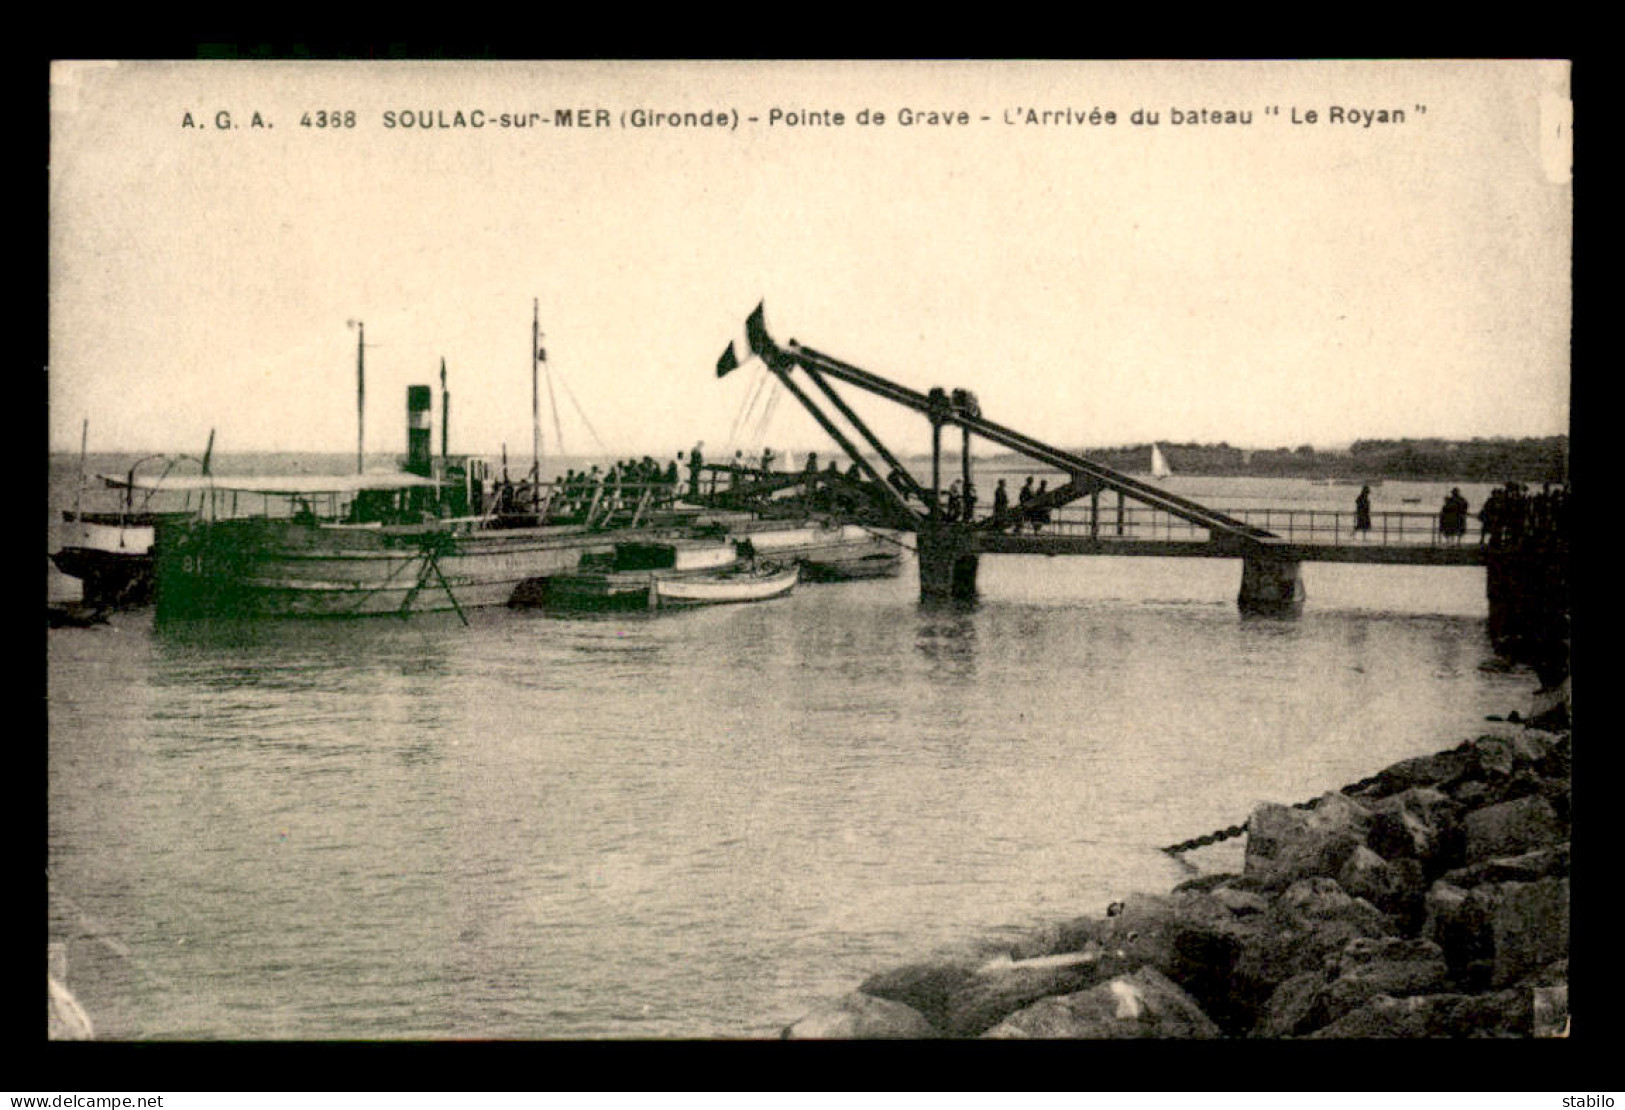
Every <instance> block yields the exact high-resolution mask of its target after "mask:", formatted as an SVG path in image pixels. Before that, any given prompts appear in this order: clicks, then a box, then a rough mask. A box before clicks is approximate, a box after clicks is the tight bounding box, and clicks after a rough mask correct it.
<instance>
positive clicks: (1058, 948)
mask: <svg viewBox="0 0 1625 1110" xmlns="http://www.w3.org/2000/svg"><path fill="white" fill-rule="evenodd" d="M1103 921H1104V918H1101V917H1075V918H1072V919H1070V920H1067V921H1055V922H1050V923H1049V924H1045V925H1041V926H1039V927H1038V928H1036V929H1033V930H1031V931H1029V932H1028V933H1026V934H1025V935H1024V936H1022V937H1021V938H1019V939H1018V940H1017V941H1016V942H1015V943H1014V944H1011V945H1010V946H1009V955H1010V958H1011V959H1014V960H1031V959H1036V958H1037V957H1039V956H1058V955H1062V954H1063V953H1066V952H1082V951H1084V950H1085V949H1087V948H1088V947H1089V946H1090V945H1091V944H1099V943H1101V935H1102V930H1103V926H1102V922H1103ZM983 962H986V961H983Z"/></svg>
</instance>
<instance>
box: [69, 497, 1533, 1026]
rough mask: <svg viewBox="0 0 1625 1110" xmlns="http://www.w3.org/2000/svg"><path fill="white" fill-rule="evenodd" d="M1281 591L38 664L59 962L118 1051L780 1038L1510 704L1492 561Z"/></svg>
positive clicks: (1126, 577)
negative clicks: (1288, 602)
mask: <svg viewBox="0 0 1625 1110" xmlns="http://www.w3.org/2000/svg"><path fill="white" fill-rule="evenodd" d="M1207 481H1208V482H1220V484H1221V485H1222V482H1221V481H1220V480H1207ZM1177 482H1178V479H1176V483H1177ZM1200 485H1201V480H1196V479H1191V480H1187V484H1185V485H1178V484H1176V486H1175V488H1176V489H1178V490H1179V491H1180V492H1184V493H1188V494H1190V495H1192V496H1197V497H1204V496H1206V497H1209V498H1210V499H1212V500H1213V503H1214V504H1221V503H1222V504H1227V505H1233V506H1240V505H1246V504H1253V503H1258V501H1259V500H1260V495H1261V494H1263V493H1265V492H1273V493H1275V494H1278V495H1279V496H1280V497H1281V498H1282V499H1283V500H1288V501H1296V500H1303V499H1304V498H1300V497H1299V496H1297V495H1298V494H1299V493H1301V492H1302V489H1300V488H1299V487H1300V486H1301V487H1302V488H1304V489H1306V488H1308V487H1307V485H1306V484H1300V483H1278V484H1276V488H1274V489H1273V490H1264V489H1262V488H1251V489H1249V488H1246V487H1245V486H1239V487H1238V486H1232V487H1229V488H1228V490H1227V489H1219V490H1217V491H1214V490H1212V489H1204V488H1199V487H1200ZM1283 487H1291V488H1283ZM1418 488H1419V489H1422V490H1424V491H1429V492H1428V503H1429V504H1432V503H1433V500H1434V499H1433V497H1432V494H1431V492H1430V491H1431V490H1432V489H1433V487H1431V486H1428V487H1418ZM1388 489H1389V490H1390V491H1391V492H1390V494H1389V497H1390V499H1393V500H1397V499H1398V496H1399V492H1398V491H1397V490H1394V489H1393V484H1392V483H1390V486H1389V487H1388ZM1226 492H1229V493H1231V494H1233V496H1227V497H1226V496H1215V494H1216V493H1217V494H1224V493H1226ZM1327 492H1328V491H1325V490H1320V491H1319V492H1318V494H1306V495H1304V497H1305V498H1307V497H1310V496H1322V497H1324V496H1325V495H1326V493H1327ZM1353 492H1354V491H1345V490H1334V491H1330V493H1331V496H1332V497H1333V498H1334V499H1335V500H1334V501H1333V502H1332V505H1333V506H1341V503H1342V501H1343V500H1351V496H1352V493H1353ZM1439 492H1440V496H1441V497H1442V493H1443V489H1442V488H1441V489H1440V491H1439ZM1464 492H1466V493H1467V494H1468V496H1469V497H1470V499H1471V500H1472V502H1473V504H1474V506H1475V508H1476V506H1477V505H1478V504H1479V503H1480V502H1481V499H1482V496H1481V494H1479V493H1478V491H1475V490H1465V489H1464ZM1379 493H1381V491H1379ZM1246 494H1252V495H1253V496H1244V495H1246ZM1345 494H1348V495H1349V496H1348V497H1345V496H1344V495H1345ZM1407 495H1409V491H1407ZM1379 500H1380V498H1379ZM1394 507H1398V506H1397V505H1396V506H1394ZM1303 573H1304V580H1305V585H1306V588H1307V590H1308V593H1309V603H1308V607H1307V609H1306V612H1305V614H1304V616H1303V617H1302V618H1301V619H1298V620H1295V621H1267V620H1244V619H1242V618H1241V617H1240V616H1239V615H1238V613H1237V611H1236V608H1235V601H1234V598H1235V592H1236V589H1237V586H1238V584H1239V580H1240V566H1239V563H1237V562H1232V561H1220V560H1200V559H1177V560H1175V559H1168V560H1164V559H1121V558H1119V559H1107V558H1100V559H1052V560H1047V559H1043V558H1026V557H998V558H991V557H990V558H987V559H984V560H983V563H982V570H981V583H980V584H981V592H982V599H981V601H980V602H979V603H978V604H977V605H976V606H974V607H972V608H966V607H951V606H950V607H939V608H928V607H922V605H921V604H920V602H919V601H918V598H917V592H916V585H915V580H914V575H913V568H912V566H910V567H909V568H908V569H907V571H906V572H905V575H904V576H903V577H902V578H900V579H895V580H885V581H877V582H864V583H849V584H842V585H828V586H818V585H811V584H808V585H803V586H802V587H800V588H799V589H798V590H797V591H796V592H795V594H793V595H792V596H791V597H789V598H786V599H784V600H782V601H777V602H772V603H767V604H761V605H751V606H741V607H727V608H717V609H711V610H700V611H695V612H690V613H679V614H672V615H661V616H659V617H655V618H650V617H648V616H645V615H643V614H636V615H632V616H627V617H620V618H615V619H575V620H571V619H561V618H557V617H551V616H547V615H542V614H534V613H518V612H508V611H506V610H502V611H482V612H479V613H477V614H475V615H474V616H473V626H472V627H471V628H468V629H464V628H462V627H461V626H460V625H458V624H457V623H456V621H455V618H445V619H443V618H429V619H421V618H420V619H417V620H414V621H412V622H406V623H402V622H395V621H389V620H382V621H371V622H355V623H346V624H321V623H318V624H306V623H288V622H278V623H265V624H260V625H254V626H248V627H239V628H213V629H211V628H208V627H204V626H198V627H190V628H182V629H164V630H162V631H158V630H155V629H154V628H153V625H152V621H151V617H150V614H131V615H126V616H122V617H117V618H115V623H114V625H113V626H111V627H106V628H99V629H90V630H73V629H70V630H62V631H56V632H52V633H50V634H49V636H48V640H47V655H48V660H49V671H48V673H49V680H50V701H49V721H50V763H49V806H50V828H49V863H50V868H51V878H52V885H53V892H52V895H51V898H50V916H51V924H52V933H53V936H56V937H59V938H66V939H68V940H69V949H70V950H69V957H70V969H69V977H70V983H71V985H72V986H73V987H74V989H75V990H76V992H78V993H79V995H80V997H81V1001H83V1002H84V1004H85V1006H86V1008H87V1009H88V1010H89V1011H90V1013H91V1015H92V1018H93V1019H94V1020H95V1021H96V1023H97V1028H98V1033H99V1034H100V1035H102V1036H105V1037H112V1038H155V1039H163V1038H187V1039H194V1038H249V1039H255V1038H369V1039H374V1038H418V1037H429V1038H446V1037H455V1038H467V1037H476V1038H484V1037H496V1038H557V1037H576V1038H580V1037H615V1038H627V1037H696V1036H697V1037H755V1036H771V1035H774V1034H775V1033H776V1032H777V1030H778V1028H779V1027H781V1026H782V1025H783V1024H785V1023H786V1022H788V1021H790V1020H793V1019H794V1018H796V1017H798V1016H799V1015H800V1014H801V1013H803V1012H805V1010H806V1009H807V1008H808V1004H809V1003H810V1002H812V1001H813V1000H815V999H816V998H818V997H819V996H822V995H827V994H834V993H838V992H841V991H844V990H847V989H850V987H851V986H852V985H853V984H854V983H855V982H857V981H858V980H859V979H861V978H862V977H863V976H865V975H866V974H868V973H870V972H872V971H874V970H877V969H879V968H882V967H884V966H887V965H889V964H894V963H899V962H903V961H905V960H908V959H911V958H914V957H916V956H918V955H921V954H923V953H925V952H927V951H929V950H930V949H932V948H933V947H937V946H940V945H944V944H950V943H954V942H960V941H965V940H969V939H973V938H976V937H982V936H987V935H990V934H994V933H997V932H999V931H1001V930H1004V929H1008V928H1011V927H1015V926H1020V925H1023V924H1028V923H1032V922H1035V921H1039V920H1044V919H1048V918H1056V917H1062V916H1071V915H1076V914H1079V913H1092V912H1098V911H1100V910H1101V909H1102V908H1103V907H1104V906H1105V904H1106V903H1107V902H1108V901H1110V900H1112V899H1114V898H1117V897H1120V896H1122V895H1123V894H1125V893H1127V892H1129V891H1131V890H1137V889H1146V890H1162V889H1166V888H1167V887H1168V886H1169V885H1170V884H1172V883H1173V882H1176V881H1178V880H1179V879H1181V878H1183V877H1184V876H1185V875H1186V874H1187V873H1188V872H1186V871H1185V870H1184V869H1183V868H1182V867H1181V866H1180V865H1178V864H1176V863H1174V862H1173V861H1171V860H1170V859H1169V858H1168V857H1166V856H1164V855H1162V854H1161V853H1159V852H1157V851H1156V850H1155V849H1156V846H1157V845H1162V844H1168V843H1172V842H1175V841H1179V840H1182V839H1184V838H1186V837H1188V836H1194V835H1197V834H1200V833H1204V832H1208V831H1211V830H1212V829H1214V828H1217V827H1220V826H1225V825H1229V824H1231V823H1233V822H1236V821H1240V820H1242V819H1243V818H1244V817H1245V815H1246V813H1247V811H1248V810H1249V809H1250V808H1251V806H1252V805H1253V804H1254V803H1255V802H1257V801H1260V800H1266V799H1268V800H1278V801H1295V800H1299V799H1302V798H1306V797H1309V796H1312V795H1314V794H1316V793H1319V792H1322V791H1324V790H1327V789H1331V788H1335V787H1337V786H1339V785H1341V784H1343V783H1346V782H1349V781H1351V780H1354V779H1357V778H1360V777H1362V776H1364V775H1366V774H1369V773H1371V772H1372V771H1374V770H1377V769H1379V768H1381V767H1382V766H1384V765H1386V764H1387V763H1389V762H1392V761H1393V760H1395V759H1399V758H1403V757H1405V756H1408V755H1413V754H1418V753H1422V752H1427V751H1432V750H1435V749H1437V748H1439V747H1442V746H1445V745H1449V744H1453V743H1455V742H1457V741H1459V740H1461V739H1463V738H1465V737H1467V736H1471V735H1476V734H1477V733H1478V732H1479V731H1481V730H1482V728H1483V727H1484V726H1483V723H1482V722H1483V717H1484V716H1485V715H1486V714H1488V713H1505V712H1506V711H1507V710H1508V709H1511V708H1514V707H1522V706H1524V704H1525V703H1526V701H1527V697H1528V694H1529V693H1530V691H1531V690H1532V688H1533V686H1534V681H1533V679H1532V677H1531V676H1529V675H1528V674H1527V673H1526V672H1523V671H1518V670H1510V671H1509V670H1506V669H1504V668H1501V667H1499V666H1498V665H1497V664H1496V663H1495V661H1494V659H1493V657H1492V655H1491V654H1490V651H1489V648H1488V644H1487V639H1486V636H1485V631H1484V621H1483V616H1484V601H1483V589H1484V583H1483V572H1482V571H1480V570H1468V569H1450V568H1386V567H1348V566H1336V565H1329V564H1308V565H1306V566H1305V567H1304V570H1303Z"/></svg>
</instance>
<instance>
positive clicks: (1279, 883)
mask: <svg viewBox="0 0 1625 1110" xmlns="http://www.w3.org/2000/svg"><path fill="white" fill-rule="evenodd" d="M1370 822H1371V815H1370V813H1369V811H1367V810H1366V808H1365V807H1364V806H1362V805H1360V803H1358V802H1356V801H1354V800H1353V799H1352V798H1349V797H1348V796H1346V795H1343V794H1338V793H1335V792H1333V793H1330V794H1326V795H1323V796H1322V797H1321V798H1320V799H1319V800H1318V801H1317V802H1316V804H1315V806H1314V808H1312V809H1295V808H1293V807H1291V806H1282V805H1275V804H1273V803H1265V804H1264V805H1261V806H1259V807H1258V808H1257V809H1255V810H1253V813H1252V816H1251V817H1250V818H1248V821H1247V855H1246V862H1245V864H1244V865H1243V868H1244V869H1243V873H1244V874H1245V875H1246V876H1247V877H1248V878H1249V879H1252V880H1254V881H1255V882H1257V883H1259V884H1261V885H1262V886H1264V887H1266V888H1268V889H1274V890H1278V889H1282V888H1284V887H1286V886H1289V885H1290V884H1292V883H1293V882H1296V881H1297V880H1298V879H1306V878H1313V877H1316V876H1331V875H1336V874H1337V873H1338V872H1339V871H1340V870H1342V867H1343V864H1344V863H1346V862H1347V861H1348V858H1349V856H1351V855H1352V854H1353V853H1354V849H1356V848H1358V847H1359V846H1360V845H1361V844H1364V843H1365V840H1366V834H1367V830H1368V828H1369V826H1370Z"/></svg>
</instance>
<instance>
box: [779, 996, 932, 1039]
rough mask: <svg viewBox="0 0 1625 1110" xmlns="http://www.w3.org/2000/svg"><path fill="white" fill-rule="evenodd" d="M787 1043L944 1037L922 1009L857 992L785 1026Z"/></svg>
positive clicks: (784, 1034) (837, 999)
mask: <svg viewBox="0 0 1625 1110" xmlns="http://www.w3.org/2000/svg"><path fill="white" fill-rule="evenodd" d="M781 1036H782V1038H783V1039H784V1040H787V1041H805V1040H899V1039H901V1040H921V1039H925V1038H930V1037H937V1036H941V1034H940V1033H938V1032H937V1030H936V1029H935V1028H933V1027H932V1025H931V1023H930V1022H928V1021H926V1020H925V1017H924V1015H922V1014H921V1013H920V1012H919V1011H918V1010H915V1009H913V1008H911V1007H909V1006H905V1005H903V1004H902V1003H901V1002H892V1001H889V1000H888V999H884V998H875V997H874V996H872V995H867V994H864V993H863V992H861V991H853V992H851V993H850V994H845V995H842V996H841V997H840V998H836V999H832V1000H831V1001H829V1002H827V1003H825V1004H824V1005H822V1006H820V1007H819V1008H818V1009H816V1010H814V1011H813V1012H812V1013H810V1014H808V1015H807V1016H806V1017H804V1018H801V1019H800V1020H799V1021H796V1022H793V1023H791V1024H790V1025H788V1026H786V1027H785V1030H784V1032H783V1033H782V1034H781Z"/></svg>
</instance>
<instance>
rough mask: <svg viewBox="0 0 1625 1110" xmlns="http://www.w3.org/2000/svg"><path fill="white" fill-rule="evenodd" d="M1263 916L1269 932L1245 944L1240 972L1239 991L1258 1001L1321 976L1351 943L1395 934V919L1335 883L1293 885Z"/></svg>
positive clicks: (1319, 881) (1262, 931) (1309, 881)
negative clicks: (1296, 981) (1297, 980)
mask: <svg viewBox="0 0 1625 1110" xmlns="http://www.w3.org/2000/svg"><path fill="white" fill-rule="evenodd" d="M1262 916H1263V919H1264V920H1263V922H1262V926H1263V927H1262V928H1260V929H1259V930H1258V931H1257V932H1255V933H1253V934H1251V935H1250V936H1248V937H1247V938H1246V939H1245V940H1244V943H1243V946H1242V951H1241V953H1240V956H1239V958H1238V959H1237V961H1236V970H1235V975H1236V978H1237V980H1238V986H1239V987H1240V988H1241V989H1242V990H1244V991H1246V992H1248V993H1250V994H1251V995H1253V996H1255V997H1258V998H1268V997H1269V995H1270V994H1271V993H1273V992H1274V990H1275V989H1276V987H1277V986H1279V984H1281V983H1283V982H1285V981H1286V980H1287V979H1290V978H1292V977H1293V976H1294V975H1301V974H1303V973H1304V972H1306V971H1318V970H1321V969H1322V968H1324V967H1325V965H1326V960H1327V958H1328V957H1331V956H1335V955H1337V954H1339V953H1341V952H1342V951H1343V949H1344V947H1345V946H1346V945H1347V944H1348V942H1349V941H1351V940H1355V939H1357V938H1359V937H1382V936H1389V935H1391V934H1393V933H1394V931H1395V926H1394V922H1393V921H1392V919H1390V918H1389V917H1388V916H1387V915H1386V914H1384V913H1383V912H1382V911H1381V910H1379V909H1377V907H1375V906H1373V905H1372V904H1371V903H1370V902H1367V901H1366V900H1365V899H1363V898H1354V897H1351V896H1350V895H1349V894H1348V893H1347V892H1346V891H1344V890H1343V888H1342V887H1341V886H1339V885H1338V884H1337V881H1336V880H1335V879H1301V880H1299V881H1298V882H1296V883H1293V884H1292V886H1290V887H1288V888H1287V889H1286V891H1285V892H1284V893H1282V894H1281V895H1280V896H1279V897H1278V898H1276V899H1275V901H1274V902H1273V903H1272V904H1271V905H1270V908H1269V912H1268V913H1266V914H1263V915H1262Z"/></svg>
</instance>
